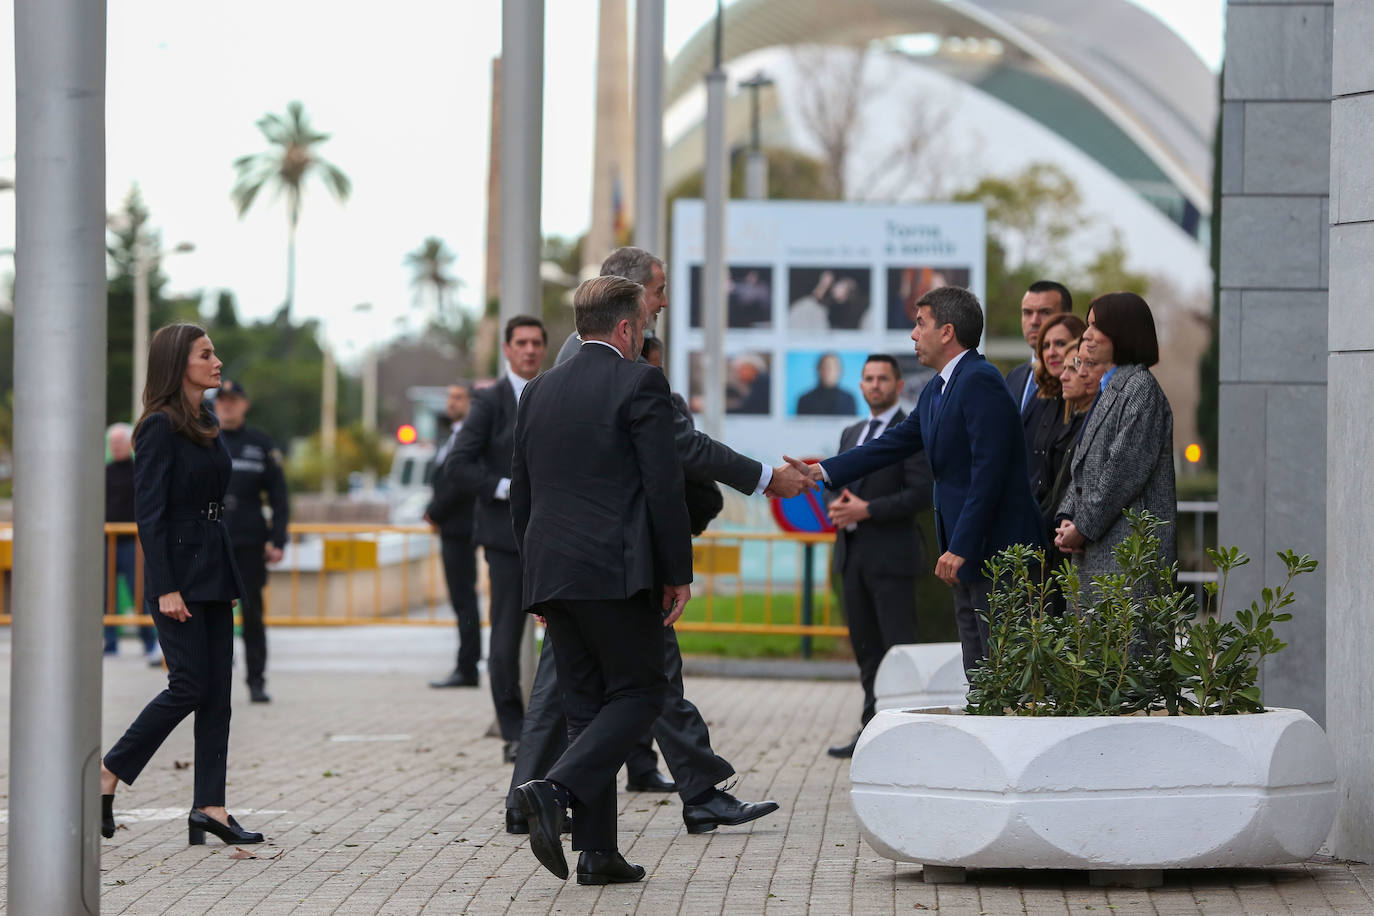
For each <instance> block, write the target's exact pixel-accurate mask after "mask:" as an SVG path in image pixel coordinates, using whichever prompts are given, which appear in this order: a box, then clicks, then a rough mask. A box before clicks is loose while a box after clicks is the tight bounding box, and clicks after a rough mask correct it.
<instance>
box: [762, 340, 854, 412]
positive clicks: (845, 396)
mask: <svg viewBox="0 0 1374 916" xmlns="http://www.w3.org/2000/svg"><path fill="white" fill-rule="evenodd" d="M867 356H868V351H867V350H845V351H839V350H809V349H808V350H788V351H787V359H786V363H785V365H784V370H783V373H784V377H785V378H786V379H787V383H786V386H785V387H784V389H783V390H784V391H785V392H786V394H785V396H784V398H783V402H784V403H785V404H786V405H787V415H788V416H791V417H848V418H849V419H853V418H854V417H857V416H858V415H859V413H860V409H861V408H862V407H863V403H864V399H863V394H862V393H861V392H860V390H859V380H860V379H861V378H862V377H863V371H864V359H865V358H866V357H867Z"/></svg>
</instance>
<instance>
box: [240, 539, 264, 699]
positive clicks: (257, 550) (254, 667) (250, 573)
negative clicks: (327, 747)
mask: <svg viewBox="0 0 1374 916" xmlns="http://www.w3.org/2000/svg"><path fill="white" fill-rule="evenodd" d="M266 548H267V545H266V544H257V545H247V546H245V545H242V544H235V545H234V562H235V563H237V564H238V567H239V577H240V578H242V579H243V587H244V588H245V589H247V591H248V594H246V595H244V596H243V597H241V598H240V599H239V614H240V616H241V617H242V618H243V656H244V662H245V663H246V664H247V667H248V686H249V687H261V686H262V685H263V684H264V676H265V673H266V671H267V627H265V626H264V625H263V622H262V590H263V587H264V586H265V585H267V559H266V557H265V556H264V555H263V551H264V550H265V549H266Z"/></svg>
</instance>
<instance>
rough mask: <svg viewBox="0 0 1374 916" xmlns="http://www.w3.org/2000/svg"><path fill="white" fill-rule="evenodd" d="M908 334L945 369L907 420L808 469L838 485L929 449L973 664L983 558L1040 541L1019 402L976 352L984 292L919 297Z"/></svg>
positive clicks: (945, 550) (942, 533) (958, 615)
mask: <svg viewBox="0 0 1374 916" xmlns="http://www.w3.org/2000/svg"><path fill="white" fill-rule="evenodd" d="M916 305H917V317H916V327H915V328H914V329H913V330H912V332H911V339H912V340H913V341H914V342H915V344H916V355H917V357H918V358H919V359H920V360H921V363H922V364H924V365H926V366H929V367H930V368H932V369H934V370H935V371H936V372H937V373H938V374H937V375H936V376H935V378H933V379H931V380H930V382H929V383H927V384H926V387H925V388H924V389H922V391H921V397H920V399H919V400H918V401H917V402H916V410H915V411H913V412H912V413H911V414H910V415H909V416H908V417H907V418H906V419H905V420H903V421H902V422H901V423H898V424H896V425H895V426H891V427H889V428H888V429H887V431H886V432H884V433H883V434H882V435H881V436H879V437H878V438H876V439H873V440H871V441H869V442H866V443H864V444H863V445H861V446H859V447H858V448H855V449H850V450H849V451H847V452H845V453H843V454H840V455H836V456H835V457H834V458H828V459H826V460H825V461H822V462H821V463H820V464H819V465H803V464H801V463H800V462H798V461H796V459H793V458H788V459H787V461H788V463H789V464H792V465H793V466H794V467H797V468H799V469H803V470H808V472H809V473H810V475H811V477H812V478H813V479H815V480H818V481H819V480H823V481H824V482H825V483H827V484H828V485H830V486H831V487H833V488H839V487H843V486H844V485H845V484H847V483H849V482H851V481H854V480H857V479H858V478H860V477H864V476H866V475H868V474H871V473H873V472H874V471H876V470H878V469H879V468H882V467H886V466H887V465H889V464H893V463H895V462H898V461H901V460H902V459H904V458H906V457H907V456H909V455H912V454H915V453H916V452H918V451H920V450H921V449H925V452H926V456H927V458H929V460H930V468H931V472H932V474H933V476H934V478H935V493H934V502H935V531H936V536H937V538H938V539H939V544H940V551H941V553H940V559H939V560H938V561H936V563H935V575H937V576H939V577H940V579H941V580H943V581H944V582H945V583H947V584H948V585H949V586H950V587H951V588H953V589H954V616H955V621H956V623H957V624H958V626H959V642H960V643H961V644H962V645H963V649H964V668H965V669H966V670H971V669H972V668H973V667H974V666H976V665H977V664H978V661H979V660H980V659H982V658H983V657H984V656H985V655H986V654H987V641H988V625H987V621H986V620H984V619H983V614H984V613H986V612H987V609H988V594H989V592H990V591H991V589H992V583H991V582H990V581H989V580H988V578H987V576H986V575H985V571H984V568H983V565H984V562H985V561H986V560H987V559H988V557H991V556H993V555H994V554H996V553H997V552H998V551H999V550H1002V549H1003V548H1004V547H1007V546H1009V545H1011V544H1029V545H1031V546H1032V547H1039V546H1041V544H1042V543H1043V538H1042V535H1041V528H1042V525H1041V522H1040V513H1039V510H1038V509H1037V508H1036V505H1035V499H1034V497H1033V496H1032V495H1031V490H1030V484H1029V482H1028V481H1029V480H1030V476H1029V474H1028V473H1027V470H1026V447H1025V440H1024V438H1023V437H1022V433H1021V418H1020V414H1019V411H1018V410H1017V407H1016V403H1015V402H1014V401H1013V400H1012V398H1011V394H1010V393H1009V392H1008V391H1007V384H1006V382H1005V381H1003V379H1002V374H1001V373H1000V372H998V371H997V369H996V367H994V366H993V365H992V363H990V362H988V361H987V360H986V359H985V358H984V357H983V355H982V354H981V353H979V352H978V351H977V349H975V348H976V347H977V346H978V341H979V339H980V338H981V337H982V336H983V310H982V308H981V307H980V306H979V304H978V297H977V296H975V295H973V293H971V292H969V291H968V290H966V289H963V288H962V287H957V286H943V287H940V288H938V289H933V290H931V291H930V292H928V293H926V294H925V295H924V296H922V297H921V299H920V300H919V301H918V302H917V303H916Z"/></svg>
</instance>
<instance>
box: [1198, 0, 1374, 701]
mask: <svg viewBox="0 0 1374 916" xmlns="http://www.w3.org/2000/svg"><path fill="white" fill-rule="evenodd" d="M1348 5H1351V6H1354V5H1355V4H1354V3H1352V4H1348ZM1331 21H1332V6H1331V2H1330V0H1306V2H1296V0H1295V2H1264V0H1260V2H1256V0H1230V2H1229V3H1228V5H1227V12H1226V64H1225V71H1224V79H1223V96H1222V99H1223V104H1222V144H1221V156H1222V163H1221V195H1222V197H1221V239H1220V241H1221V278H1220V280H1221V328H1220V333H1221V367H1220V370H1221V371H1220V379H1221V420H1220V430H1219V432H1220V437H1219V439H1220V441H1219V454H1218V458H1219V465H1220V469H1221V480H1220V503H1221V518H1220V532H1219V535H1220V537H1219V540H1220V541H1221V543H1222V544H1228V545H1229V544H1236V545H1239V546H1240V547H1241V549H1242V550H1244V551H1245V552H1246V553H1247V554H1249V555H1250V557H1251V564H1250V566H1248V567H1245V568H1244V569H1243V570H1242V571H1241V572H1240V573H1239V574H1236V575H1233V577H1232V579H1231V582H1230V587H1229V589H1228V602H1227V603H1228V605H1229V607H1228V608H1226V609H1225V610H1226V611H1234V610H1235V609H1236V608H1237V607H1238V606H1241V605H1242V603H1245V604H1248V603H1249V601H1250V600H1252V599H1253V598H1256V597H1258V595H1259V590H1260V588H1261V587H1262V586H1263V585H1264V584H1269V583H1278V582H1281V581H1282V575H1283V565H1282V564H1281V563H1280V562H1279V561H1278V559H1277V558H1276V556H1275V553H1276V552H1277V551H1280V550H1284V549H1287V548H1290V547H1291V548H1292V549H1294V550H1295V551H1297V552H1298V553H1309V554H1311V555H1312V556H1314V557H1316V558H1317V559H1319V560H1321V561H1322V564H1323V566H1322V570H1321V571H1319V572H1318V573H1317V574H1316V575H1312V576H1309V577H1307V578H1306V579H1305V580H1300V583H1299V586H1298V593H1299V601H1298V602H1297V604H1295V605H1294V606H1293V607H1292V611H1293V617H1294V619H1293V621H1292V622H1291V623H1288V624H1283V625H1281V626H1280V636H1281V638H1283V639H1284V640H1285V641H1287V642H1288V643H1289V648H1288V649H1287V651H1285V652H1283V653H1281V654H1280V655H1279V656H1277V657H1276V658H1274V659H1271V660H1269V662H1267V663H1266V666H1265V669H1264V671H1263V673H1262V679H1263V680H1262V686H1263V690H1264V699H1265V702H1266V703H1268V704H1269V705H1271V706H1293V707H1297V708H1300V709H1304V710H1306V711H1307V712H1308V713H1309V714H1311V715H1312V716H1313V717H1314V718H1315V719H1317V721H1319V722H1321V721H1324V719H1325V716H1326V680H1325V672H1326V610H1325V608H1326V606H1327V600H1326V588H1325V584H1324V583H1325V579H1326V570H1327V566H1326V561H1327V556H1326V527H1327V526H1326V518H1325V502H1326V493H1327V476H1326V470H1327V459H1326V442H1327V435H1326V405H1327V392H1326V383H1327V359H1326V340H1327V222H1328V217H1327V200H1328V192H1329V190H1330V187H1331V183H1330V166H1329V156H1328V152H1327V151H1328V138H1329V136H1330V132H1331V106H1330V97H1331V34H1332V33H1331ZM1371 199H1372V200H1374V197H1372V198H1371ZM1364 218H1368V217H1364ZM1364 290H1365V291H1366V292H1374V285H1371V286H1369V287H1365V288H1364ZM1366 323H1367V324H1368V326H1369V327H1370V329H1371V339H1372V340H1374V318H1370V319H1366ZM1332 327H1333V333H1335V334H1337V336H1344V335H1345V332H1346V330H1347V329H1344V328H1340V327H1339V325H1338V324H1333V326H1332ZM1333 346H1334V344H1333ZM1332 441H1333V442H1336V441H1338V440H1334V439H1333V440H1332ZM1340 451H1341V452H1342V453H1344V454H1351V453H1352V452H1351V451H1350V447H1349V446H1348V445H1341V446H1340ZM1333 483H1334V482H1333ZM1331 492H1332V493H1333V494H1337V493H1339V494H1340V499H1339V500H1333V502H1336V503H1340V502H1343V501H1345V500H1346V499H1348V498H1349V497H1350V496H1351V495H1353V494H1351V493H1349V492H1346V491H1345V490H1344V489H1343V488H1341V487H1339V486H1333V489H1332V491H1331ZM1371 496H1372V497H1374V493H1372V494H1371Z"/></svg>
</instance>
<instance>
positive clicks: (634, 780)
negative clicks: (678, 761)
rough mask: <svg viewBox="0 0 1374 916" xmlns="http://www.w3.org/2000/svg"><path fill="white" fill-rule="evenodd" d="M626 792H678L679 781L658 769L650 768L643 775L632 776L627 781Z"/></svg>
mask: <svg viewBox="0 0 1374 916" xmlns="http://www.w3.org/2000/svg"><path fill="white" fill-rule="evenodd" d="M625 791H626V792H676V791H677V783H675V782H673V781H672V780H671V779H669V778H668V777H666V776H664V775H663V774H662V773H660V772H659V771H658V770H650V771H649V772H647V773H645V774H644V775H643V776H631V777H630V778H629V779H627V780H626V781H625Z"/></svg>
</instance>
